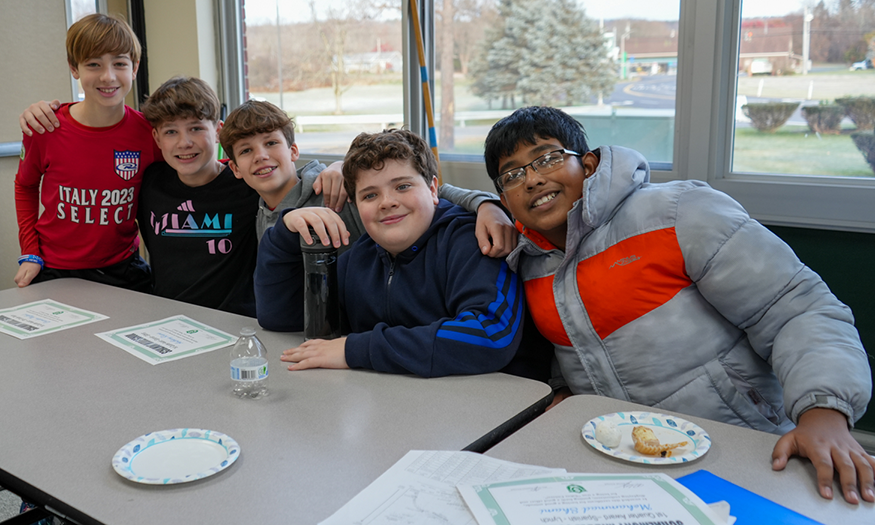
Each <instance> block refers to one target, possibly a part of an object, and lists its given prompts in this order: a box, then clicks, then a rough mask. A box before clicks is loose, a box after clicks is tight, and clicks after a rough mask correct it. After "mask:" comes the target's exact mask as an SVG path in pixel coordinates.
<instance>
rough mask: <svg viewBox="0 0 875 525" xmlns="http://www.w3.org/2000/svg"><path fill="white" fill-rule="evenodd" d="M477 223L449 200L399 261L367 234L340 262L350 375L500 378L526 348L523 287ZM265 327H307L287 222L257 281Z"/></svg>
mask: <svg viewBox="0 0 875 525" xmlns="http://www.w3.org/2000/svg"><path fill="white" fill-rule="evenodd" d="M475 220H476V218H475V216H474V215H473V214H471V213H468V212H466V211H465V210H464V209H463V208H460V207H458V206H454V205H452V204H451V203H449V202H447V201H444V200H441V201H440V204H438V206H437V209H436V211H435V216H434V219H433V220H432V224H431V226H430V227H429V229H428V230H427V231H426V233H425V234H424V235H422V237H420V238H419V239H418V240H417V241H416V242H415V243H414V244H413V245H412V246H411V247H410V248H408V249H407V250H405V251H404V252H402V253H399V254H398V255H397V256H396V257H395V258H394V259H393V258H392V257H391V256H390V255H389V254H388V253H387V252H386V251H385V250H384V249H383V248H381V247H380V246H379V245H377V244H376V243H375V242H374V241H373V240H372V239H371V238H370V236H368V235H364V236H362V237H361V238H360V239H359V240H358V241H357V242H356V243H355V245H354V246H353V247H352V248H351V249H350V250H348V251H346V252H345V253H344V254H343V255H341V257H340V260H339V263H338V277H339V289H340V301H341V307H342V308H343V316H344V321H345V326H347V327H348V329H349V332H350V334H349V335H348V336H347V340H346V362H347V364H348V365H349V366H350V367H351V368H369V369H373V370H377V371H381V372H394V373H413V374H416V375H419V376H423V377H437V376H445V375H452V374H481V373H487V372H495V371H497V370H499V369H501V368H503V367H504V366H505V365H507V364H508V363H509V362H510V361H511V359H512V358H513V356H514V354H515V353H516V351H517V348H518V347H519V343H520V339H521V336H522V331H523V330H522V324H523V317H524V298H523V288H522V283H521V281H520V280H519V279H518V278H517V276H516V275H515V274H514V273H513V272H511V271H510V269H509V268H508V267H507V264H506V263H505V262H504V261H503V260H501V259H493V258H490V257H486V256H484V255H482V254H481V253H480V248H479V247H478V245H477V239H476V238H475V236H474V227H475ZM255 293H256V299H257V300H258V304H257V312H258V320H259V323H260V324H261V325H262V326H263V327H264V328H267V329H270V330H301V329H302V328H303V269H302V262H301V255H300V248H299V241H298V235H297V234H295V233H291V232H289V231H288V229H287V228H285V227H284V226H283V223H282V221H279V222H277V226H276V227H275V228H273V229H272V230H268V232H267V233H266V234H265V236H264V237H263V238H262V240H261V244H260V246H259V253H258V269H257V270H256V277H255Z"/></svg>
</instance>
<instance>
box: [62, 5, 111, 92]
mask: <svg viewBox="0 0 875 525" xmlns="http://www.w3.org/2000/svg"><path fill="white" fill-rule="evenodd" d="M105 12H106V9H103V10H101V9H100V1H99V0H67V27H70V26H71V25H73V22H76V21H77V20H79V19H80V18H82V17H83V16H85V15H90V14H93V13H105ZM70 86H71V89H72V93H73V100H78V101H81V100H83V99H84V98H85V92H84V91H82V87H81V86H79V81H78V80H76V79H75V78H73V75H70Z"/></svg>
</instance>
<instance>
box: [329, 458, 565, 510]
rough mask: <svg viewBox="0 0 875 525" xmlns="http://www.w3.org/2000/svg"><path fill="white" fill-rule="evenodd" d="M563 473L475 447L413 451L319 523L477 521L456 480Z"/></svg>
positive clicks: (488, 481) (508, 478)
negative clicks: (486, 453) (474, 449)
mask: <svg viewBox="0 0 875 525" xmlns="http://www.w3.org/2000/svg"><path fill="white" fill-rule="evenodd" d="M563 472H565V470H564V469H548V468H545V467H536V466H531V465H523V464H520V463H512V462H510V461H503V460H500V459H494V458H490V457H487V456H482V455H480V454H475V453H474V452H447V451H434V450H427V451H423V450H412V451H410V452H408V453H407V454H406V455H405V456H404V457H403V458H401V460H399V461H398V462H397V463H395V464H394V465H393V466H392V467H391V468H390V469H389V470H387V471H386V472H384V473H383V474H382V475H381V476H380V477H379V478H377V479H376V481H374V482H373V483H371V484H370V485H368V486H367V488H365V490H363V491H361V492H360V493H359V494H358V495H356V496H355V497H354V498H353V499H352V500H350V502H349V503H347V504H346V505H344V506H343V507H342V508H341V509H340V510H338V511H337V512H335V513H334V514H333V515H332V516H331V517H330V518H328V519H327V520H325V521H323V522H322V523H321V524H320V525H438V524H440V525H446V524H448V523H452V524H453V525H475V524H476V522H475V521H474V517H473V516H472V515H471V513H470V511H469V510H468V508H467V507H466V506H465V502H464V501H462V497H461V496H460V495H459V492H458V491H457V490H456V485H457V484H459V483H469V484H475V483H490V482H497V481H506V480H512V479H519V478H528V477H532V476H545V475H556V474H561V473H563Z"/></svg>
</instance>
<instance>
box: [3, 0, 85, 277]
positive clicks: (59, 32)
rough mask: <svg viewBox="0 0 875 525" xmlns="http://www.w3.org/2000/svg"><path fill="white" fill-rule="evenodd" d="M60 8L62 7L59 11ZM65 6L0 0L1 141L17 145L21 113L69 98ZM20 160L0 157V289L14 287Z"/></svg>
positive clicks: (43, 0) (48, 0)
mask: <svg viewBox="0 0 875 525" xmlns="http://www.w3.org/2000/svg"><path fill="white" fill-rule="evenodd" d="M59 6H60V7H59ZM63 6H64V3H63V2H59V1H58V0H28V1H27V2H21V1H19V0H0V13H2V16H0V50H2V52H0V71H4V75H5V81H4V83H3V97H2V98H0V142H18V141H20V140H21V131H20V129H19V127H18V115H20V114H21V112H22V111H23V110H24V108H26V107H27V106H29V105H30V104H31V103H33V102H36V101H37V100H39V99H47V100H52V99H55V98H57V99H60V100H65V101H66V100H70V97H71V96H72V93H71V88H70V73H69V69H68V67H67V55H66V51H65V47H64V46H65V44H64V41H65V38H66V31H67V23H66V14H65V11H64V8H63ZM17 171H18V157H4V158H0V188H2V191H0V289H5V288H11V287H13V286H15V283H14V282H13V281H12V279H13V277H15V272H16V271H17V270H18V263H17V259H18V255H19V248H18V226H17V221H16V218H15V200H14V192H13V182H14V180H15V173H16V172H17Z"/></svg>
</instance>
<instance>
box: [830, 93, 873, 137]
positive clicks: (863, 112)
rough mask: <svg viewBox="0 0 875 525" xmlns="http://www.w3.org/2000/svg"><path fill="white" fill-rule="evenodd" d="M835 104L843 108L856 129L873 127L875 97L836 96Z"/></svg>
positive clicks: (863, 129) (861, 129) (862, 129)
mask: <svg viewBox="0 0 875 525" xmlns="http://www.w3.org/2000/svg"><path fill="white" fill-rule="evenodd" d="M836 104H839V105H841V106H842V107H843V108H845V112H846V113H847V114H848V117H849V118H850V119H851V120H853V121H854V124H855V125H856V126H857V129H858V130H860V131H865V130H871V129H872V128H873V127H875V97H844V98H837V99H836Z"/></svg>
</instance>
